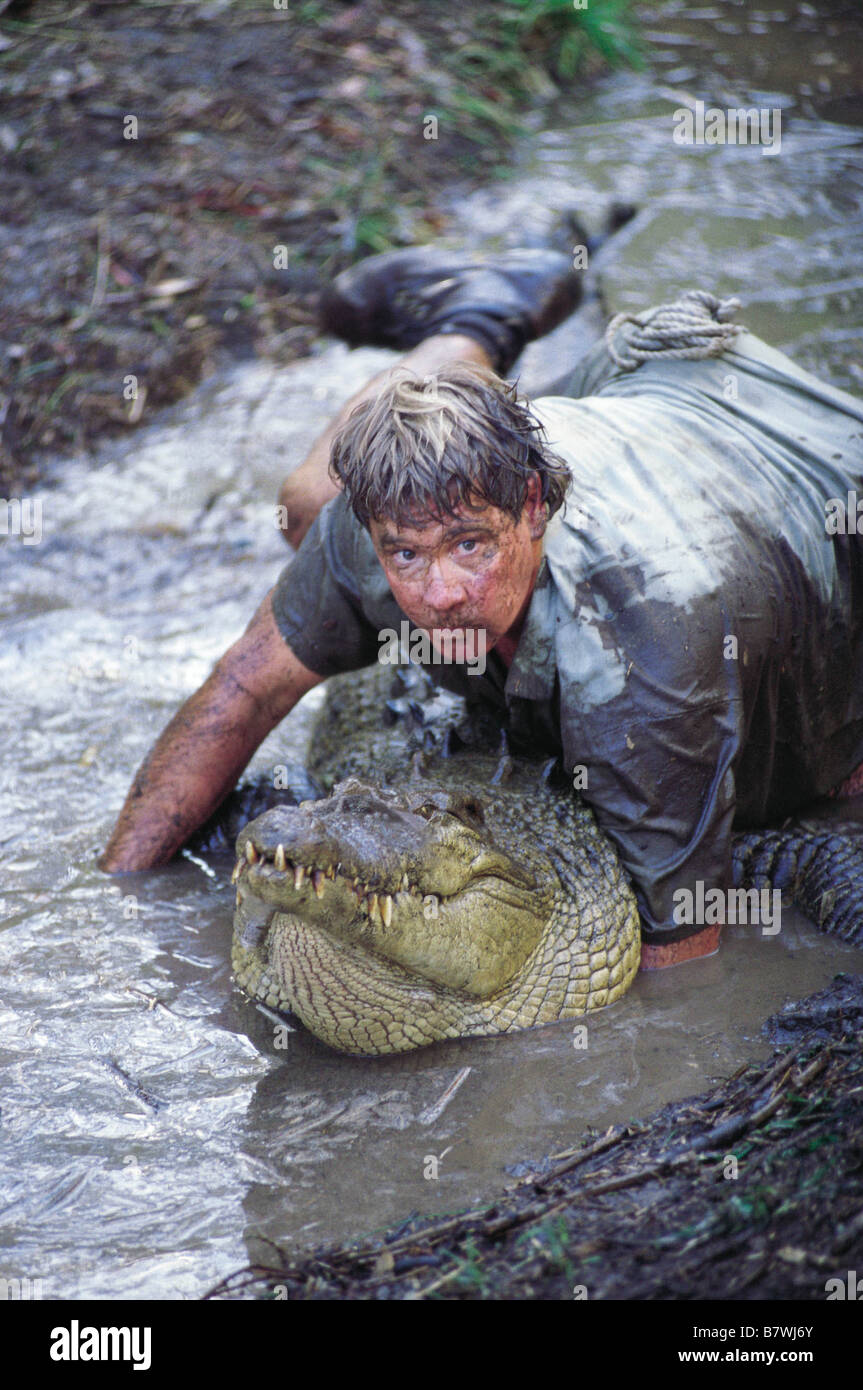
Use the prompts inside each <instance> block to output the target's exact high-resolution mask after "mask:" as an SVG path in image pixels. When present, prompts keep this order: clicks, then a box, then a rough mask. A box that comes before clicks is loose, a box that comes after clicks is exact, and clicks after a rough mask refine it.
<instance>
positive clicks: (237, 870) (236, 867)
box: [231, 859, 243, 883]
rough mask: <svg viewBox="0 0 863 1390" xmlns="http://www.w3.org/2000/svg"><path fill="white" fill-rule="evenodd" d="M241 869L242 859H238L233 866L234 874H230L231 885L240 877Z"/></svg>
mask: <svg viewBox="0 0 863 1390" xmlns="http://www.w3.org/2000/svg"><path fill="white" fill-rule="evenodd" d="M242 867H243V861H242V859H238V860H237V862H236V864H235V865H234V872H233V873H232V874H231V882H232V883H236V881H237V879H238V878H239V877H240V870H241V869H242Z"/></svg>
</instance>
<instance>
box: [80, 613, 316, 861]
mask: <svg viewBox="0 0 863 1390" xmlns="http://www.w3.org/2000/svg"><path fill="white" fill-rule="evenodd" d="M271 598H272V593H269V594H267V597H266V598H265V599H264V602H263V603H262V604H261V606H260V608H259V609H258V611H257V613H256V614H255V616H254V618H253V619H252V621H251V623H250V624H249V626H248V627H247V629H246V631H245V632H244V633H243V636H242V637H241V638H240V640H239V641H238V642H235V643H234V645H233V646H232V647H230V648H229V649H228V651H227V652H226V653H225V655H224V656H223V657H222V659H221V660H220V661H219V662H218V663H217V664H216V666H215V667H214V669H213V671H212V674H211V675H210V676H209V677H208V679H207V680H206V681H205V682H204V684H203V685H202V686H201V688H200V690H197V691H196V692H195V694H194V695H192V696H190V698H189V699H188V700H187V701H186V703H185V704H184V705H183V706H182V707H181V708H180V709H179V710H178V711H177V713H176V714H175V715H174V718H173V719H172V720H171V722H170V724H169V725H168V727H167V728H166V729H165V730H164V732H163V733H162V735H161V737H160V738H159V741H158V742H157V744H156V745H155V747H154V748H153V750H152V752H151V753H150V754H149V756H148V757H147V758H146V760H145V761H144V763H143V764H142V765H141V767H140V768H139V769H138V772H137V774H136V776H135V780H134V782H133V783H132V786H131V788H130V790H129V794H128V796H127V797H126V801H125V804H124V806H123V809H122V811H121V812H120V816H119V818H118V820H117V824H116V826H115V827H114V831H113V834H112V835H111V838H110V840H109V842H108V844H107V846H106V848H105V852H104V854H103V855H102V858H101V860H100V861H99V864H100V868H102V869H103V870H104V871H105V872H106V873H123V872H128V871H129V870H132V869H150V868H153V867H154V866H155V865H157V864H166V863H167V862H168V860H169V859H171V858H172V856H173V855H174V854H175V853H176V851H177V850H178V849H179V848H180V846H181V845H182V844H184V843H185V841H186V840H187V839H188V838H189V836H190V835H191V834H192V832H193V831H194V830H197V828H198V826H199V825H202V824H203V822H204V821H205V820H206V819H207V817H208V816H209V815H211V814H212V812H213V811H214V810H215V809H216V807H217V806H218V805H219V804H220V802H221V801H222V800H223V799H224V797H225V796H227V794H228V792H229V791H231V789H232V788H233V786H234V784H235V783H236V781H237V778H238V777H239V775H240V773H241V772H242V771H243V768H244V767H245V766H246V764H247V763H248V761H249V759H250V758H251V756H252V754H253V753H254V752H255V750H256V749H257V748H258V746H259V745H260V744H261V743H262V742H263V740H264V739H265V738H266V736H267V734H268V733H269V732H270V730H271V729H274V728H275V726H276V724H278V722H279V720H280V719H283V718H284V716H285V715H286V714H287V713H288V711H289V710H291V709H293V707H294V705H295V704H296V703H297V701H298V700H299V698H300V696H301V695H305V693H306V691H307V690H311V689H312V687H313V686H315V685H318V684H319V683H320V682H321V681H322V680H323V679H324V678H323V676H319V675H318V674H317V673H316V672H314V671H310V670H309V668H308V667H307V666H304V665H303V664H302V662H301V661H299V660H298V659H297V657H295V656H294V654H293V652H292V651H291V649H290V647H289V646H288V645H287V643H286V642H285V640H284V638H283V637H282V635H281V633H280V632H279V629H278V628H277V626H276V621H275V618H274V617H273V609H272V603H271Z"/></svg>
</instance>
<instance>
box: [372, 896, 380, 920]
mask: <svg viewBox="0 0 863 1390" xmlns="http://www.w3.org/2000/svg"><path fill="white" fill-rule="evenodd" d="M379 916H380V909H379V908H378V895H377V893H370V894H369V919H371V918H373V917H379Z"/></svg>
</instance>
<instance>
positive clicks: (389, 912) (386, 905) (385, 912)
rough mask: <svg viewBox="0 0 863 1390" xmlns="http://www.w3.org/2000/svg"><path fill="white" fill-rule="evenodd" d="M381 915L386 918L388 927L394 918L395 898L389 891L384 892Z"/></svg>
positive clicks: (385, 923)
mask: <svg viewBox="0 0 863 1390" xmlns="http://www.w3.org/2000/svg"><path fill="white" fill-rule="evenodd" d="M381 916H382V917H383V919H384V926H385V927H388V926H389V925H390V923H391V921H392V920H393V900H392V898H391V897H390V895H389V893H384V895H383V897H382V898H381Z"/></svg>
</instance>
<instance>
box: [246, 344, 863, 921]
mask: <svg viewBox="0 0 863 1390" xmlns="http://www.w3.org/2000/svg"><path fill="white" fill-rule="evenodd" d="M570 393H571V394H570V395H568V396H566V397H563V396H559V397H543V398H540V399H538V400H536V401H534V402H533V403H532V409H533V411H534V413H535V414H536V415H537V416H538V418H539V419H540V420H541V421H542V423H543V424H544V426H545V428H546V432H547V436H548V441H549V445H550V447H551V448H552V450H553V451H554V452H555V453H557V454H559V455H560V456H562V457H563V458H564V459H565V460H566V461H567V463H569V465H570V467H571V469H572V474H573V481H572V484H571V486H570V488H569V490H568V493H567V506H566V509H565V510H564V511H563V512H562V513H558V514H557V515H556V516H555V517H553V518H552V519H551V522H550V524H549V526H548V529H547V531H546V535H545V538H544V547H543V563H542V567H541V569H540V573H539V576H538V579H537V584H536V587H535V589H534V592H533V596H532V598H531V602H530V606H529V609H528V613H527V618H526V621H525V624H524V628H523V631H522V634H521V637H520V640H519V644H518V648H517V651H516V653H515V656H514V658H513V661H512V664H511V666H510V667H509V669H507V668H506V666H505V665H504V663H503V661H502V660H501V658H500V657H499V656H498V655H497V653H496V652H490V653H488V655H487V666H486V671H485V674H484V675H477V674H468V672H467V670H466V669H465V668H464V667H458V666H443V665H438V666H435V667H433V668H432V669H433V671H434V673H435V675H436V676H437V678H438V679H439V680H440V682H441V684H444V685H446V686H448V687H449V688H450V689H453V690H456V691H458V692H459V693H460V694H463V695H465V696H466V697H467V699H468V700H469V701H474V700H479V701H482V702H484V703H485V704H488V705H491V706H493V707H494V708H496V709H497V710H498V711H499V713H500V715H501V717H502V718H503V719H505V720H506V722H507V724H508V726H509V732H510V737H511V740H512V742H513V745H514V747H515V748H517V749H519V750H524V751H530V752H534V753H536V754H538V755H541V754H549V753H557V754H559V755H560V756H561V757H562V759H563V763H564V766H565V768H566V770H567V772H568V773H570V774H572V773H573V772H577V776H576V778H575V784H576V785H578V786H580V787H581V788H582V793H581V794H582V795H583V797H584V799H585V801H586V802H587V803H588V804H589V805H591V806H592V807H593V809H594V812H595V814H596V816H597V820H598V821H599V824H600V826H601V827H602V829H603V830H604V831H605V832H606V834H608V835H609V836H610V837H611V838H612V839H613V840H614V842H615V843H616V845H617V847H618V850H619V852H620V855H621V859H622V861H623V863H624V865H625V867H626V868H627V870H628V871H629V873H630V875H631V876H632V879H633V882H634V884H635V887H636V891H637V893H638V897H639V906H640V908H641V913H642V923H643V931H644V936H645V939H646V940H661V941H668V940H673V939H675V938H677V937H680V936H685V935H687V934H688V933H689V932H691V931H692V930H693V927H692V926H688V927H681V926H679V925H678V924H677V922H676V921H675V919H674V916H673V905H674V899H673V894H674V892H675V890H677V889H679V888H681V887H686V888H689V889H690V890H691V891H692V892H693V894H694V895H697V893H698V889H697V884H698V883H699V882H700V883H702V885H703V889H704V891H706V890H707V889H710V888H714V887H720V888H724V887H727V886H728V885H729V884H730V875H731V860H730V854H731V832H732V827H744V826H753V825H766V824H778V823H779V822H781V820H782V819H783V818H784V817H785V816H788V815H790V814H792V813H794V812H796V811H798V810H800V809H801V808H803V807H804V806H806V805H807V803H809V802H811V801H812V800H813V799H815V798H816V797H818V796H822V795H824V794H825V793H826V792H827V791H828V790H830V789H831V788H832V787H834V786H835V785H836V784H837V783H838V782H840V781H841V780H842V779H843V778H844V777H846V776H847V775H848V774H849V773H850V772H851V771H853V769H854V768H855V767H856V766H857V764H858V763H860V762H861V761H863V547H861V542H860V539H859V537H858V535H857V532H856V520H857V517H856V512H855V511H854V510H853V508H854V506H855V505H856V504H855V503H854V499H853V498H852V499H851V504H852V509H851V510H849V507H848V502H849V498H848V494H849V491H850V492H852V493H854V494H856V495H859V497H860V500H861V509H860V523H859V524H860V528H861V530H863V405H861V403H860V402H858V401H856V400H855V399H854V398H852V397H851V396H849V395H846V394H845V393H843V392H840V391H837V390H835V389H833V388H831V387H829V386H826V385H824V384H822V383H820V382H818V381H817V380H816V379H815V378H814V377H812V376H810V375H809V374H807V373H805V372H803V371H801V370H800V369H799V368H797V367H796V366H795V365H794V364H793V363H791V362H790V361H789V359H788V358H786V357H784V356H783V354H781V353H779V352H776V351H774V350H773V349H771V348H769V347H767V346H766V344H764V343H762V342H760V341H759V340H758V339H757V338H755V337H754V336H752V335H751V334H748V333H747V334H743V335H741V336H740V337H739V338H738V339H737V340H736V346H735V349H734V351H731V352H726V353H725V354H724V355H723V356H722V357H720V358H716V359H711V360H708V361H704V362H677V361H660V362H651V363H648V364H645V365H643V366H641V367H639V368H638V369H637V370H636V371H635V372H632V373H621V372H619V371H617V370H616V369H615V368H614V366H613V364H612V363H611V361H610V359H609V358H608V356H607V354H606V352H605V349H604V347H602V346H601V345H600V346H599V347H597V348H596V349H595V350H594V351H593V352H592V353H590V354H589V355H588V357H587V358H586V359H584V361H583V362H582V363H581V364H580V365H579V367H578V368H577V369H576V373H575V377H574V379H573V381H572V383H571V385H570ZM840 501H841V504H842V507H841V510H840V507H839V502H840ZM843 515H844V516H845V518H846V524H845V533H844V534H843V533H842V532H841V530H839V531H838V533H834V532H836V531H837V526H838V527H841V525H842V517H843ZM837 517H838V522H837ZM852 527H853V528H854V529H853V530H852ZM273 611H274V614H275V618H276V622H277V623H278V626H279V629H280V631H281V632H282V635H283V636H284V638H285V640H286V642H287V643H288V645H289V646H290V647H291V649H292V651H293V652H294V653H295V654H296V655H297V656H298V657H299V659H300V660H301V661H302V662H303V663H304V665H306V666H308V667H310V668H311V669H312V670H313V671H317V672H319V673H320V674H321V675H323V676H328V675H332V674H334V673H335V672H337V671H345V670H351V669H354V668H356V667H359V666H363V665H367V664H369V663H371V662H374V661H375V660H376V659H377V656H378V651H379V649H380V643H379V634H380V633H381V632H383V630H384V629H393V628H394V629H396V630H397V631H398V630H399V625H400V623H401V622H402V620H404V619H405V614H403V613H402V611H401V610H400V609H399V608H398V606H397V604H396V602H395V600H394V598H393V596H392V593H391V592H390V589H389V586H388V584H387V581H386V579H385V577H384V573H383V570H382V568H381V566H380V564H379V563H378V560H377V557H376V555H375V552H374V549H373V547H372V543H371V539H370V537H369V535H368V533H367V532H366V531H365V530H364V529H363V527H362V526H360V524H359V523H358V522H357V521H356V519H355V518H354V516H353V514H352V512H351V511H350V509H349V507H348V506H347V505H346V503H345V501H344V499H343V498H342V497H339V498H336V499H335V500H334V501H333V502H331V503H330V504H329V505H328V506H327V507H325V508H324V509H323V511H322V512H321V513H320V515H319V517H318V518H317V520H316V522H315V523H314V525H313V526H312V527H311V529H310V530H309V532H308V534H307V536H306V537H305V539H304V541H303V544H302V546H301V547H300V549H299V551H298V553H297V555H296V556H295V557H294V558H293V559H292V560H291V561H290V562H289V563H288V565H286V567H285V569H284V571H283V573H282V575H281V576H280V578H279V581H278V584H277V586H276V589H275V592H274V596H273ZM578 770H580V771H578ZM702 901H703V893H702Z"/></svg>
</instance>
